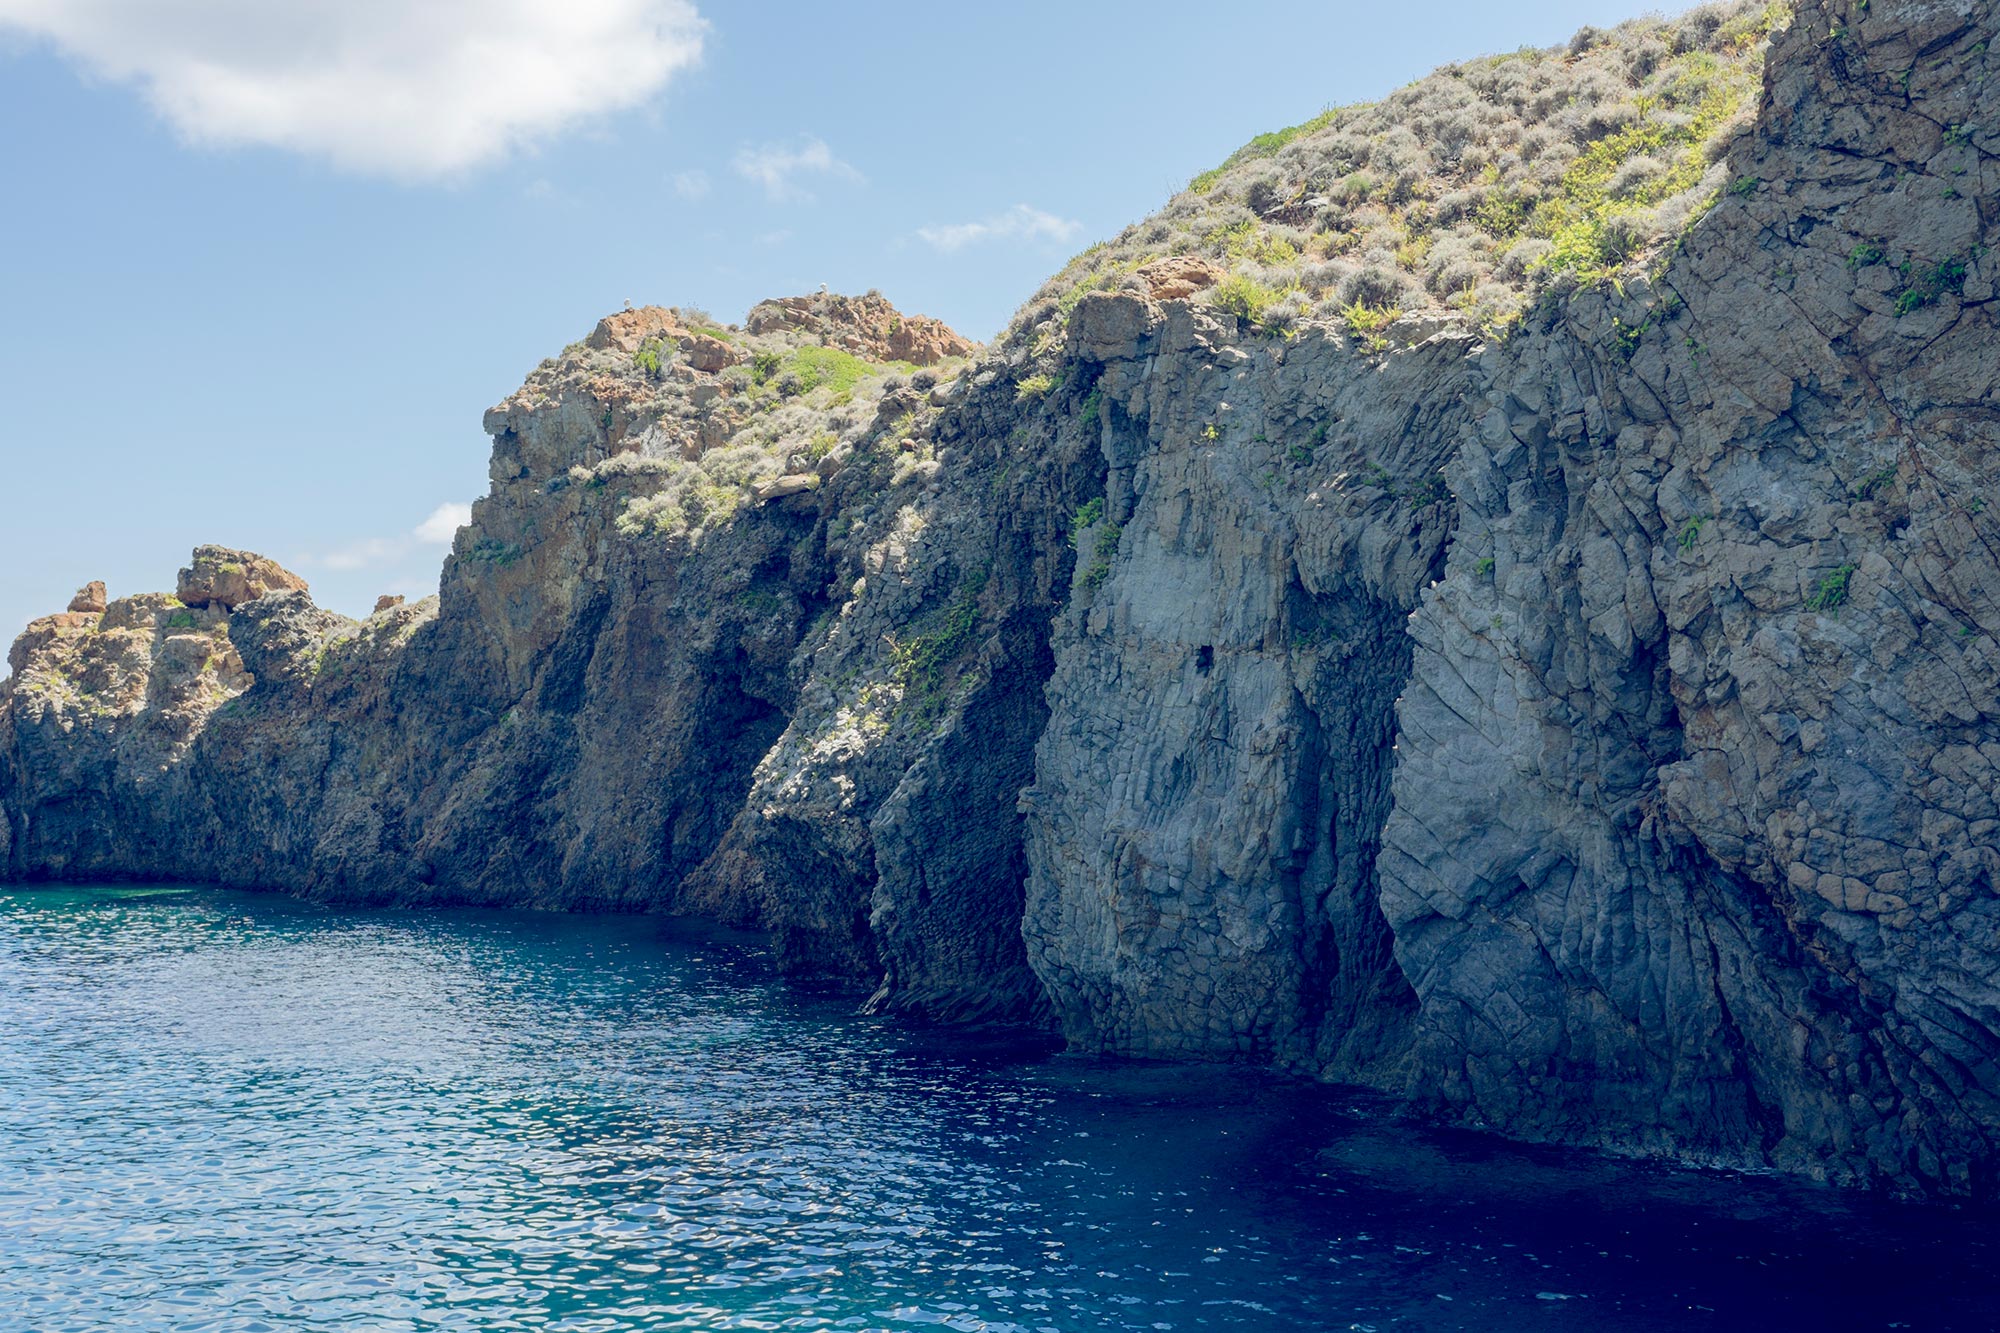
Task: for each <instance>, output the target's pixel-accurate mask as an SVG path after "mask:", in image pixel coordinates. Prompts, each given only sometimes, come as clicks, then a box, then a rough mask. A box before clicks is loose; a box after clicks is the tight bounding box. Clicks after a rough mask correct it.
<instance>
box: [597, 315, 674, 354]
mask: <svg viewBox="0 0 2000 1333" xmlns="http://www.w3.org/2000/svg"><path fill="white" fill-rule="evenodd" d="M681 332H682V330H681V326H680V321H679V320H678V319H677V318H676V317H675V314H674V312H673V311H671V310H669V309H667V308H666V307H665V306H657V305H645V306H640V307H639V308H638V309H637V310H621V311H619V312H618V313H617V314H615V315H606V316H605V317H604V318H603V319H600V320H598V321H597V327H596V328H594V329H592V330H591V331H590V336H589V337H588V338H585V339H584V342H585V343H586V344H587V345H589V346H591V347H599V348H616V349H617V350H619V351H621V352H636V351H638V350H639V345H640V344H641V343H643V342H645V341H646V339H648V338H651V337H655V336H663V337H670V338H678V337H679V336H680V335H681Z"/></svg>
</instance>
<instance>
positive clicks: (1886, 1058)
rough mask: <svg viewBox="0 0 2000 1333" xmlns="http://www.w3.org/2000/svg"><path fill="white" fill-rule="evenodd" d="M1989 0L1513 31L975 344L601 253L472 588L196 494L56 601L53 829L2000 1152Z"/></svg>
mask: <svg viewBox="0 0 2000 1333" xmlns="http://www.w3.org/2000/svg"><path fill="white" fill-rule="evenodd" d="M1995 26H1996V24H1995V11H1994V6H1993V5H1992V4H1991V3H1990V0H1876V2H1875V3H1866V4H1864V3H1859V0H1856V2H1855V3H1847V0H1805V2H1804V3H1801V4H1800V5H1799V6H1798V7H1797V12H1796V13H1786V12H1784V11H1782V10H1780V9H1779V8H1778V7H1775V6H1772V7H1764V6H1721V7H1709V8H1706V9H1703V10H1699V11H1696V12H1695V13H1694V14H1691V15H1689V16H1686V17H1684V18H1682V19H1678V20H1671V21H1650V20H1649V21H1642V22H1638V23H1634V24H1629V25H1626V26H1625V27H1623V28H1620V29H1617V30H1614V31H1611V32H1608V33H1598V32H1592V31H1588V30H1587V31H1586V32H1584V33H1580V34H1579V35H1578V38H1577V40H1576V41H1575V42H1573V43H1571V45H1570V46H1569V47H1568V48H1567V49H1563V50H1557V51H1548V52H1532V51H1530V52H1522V53H1517V54H1516V55H1514V56H1510V57H1502V58H1499V59H1496V60H1494V61H1487V62H1473V63H1471V64H1468V65H1465V66H1454V67H1451V68H1449V69H1446V70H1442V71H1439V73H1438V74H1436V75H1433V76H1432V77H1431V78H1430V79H1428V80H1425V81H1424V82H1422V83H1420V84H1417V85H1414V86H1413V87H1412V88H1411V89H1409V90H1405V92H1403V93H1399V94H1397V95H1396V96H1395V97H1393V98H1391V99H1389V100H1387V101H1385V102H1383V103H1380V104H1377V105H1375V106H1373V107H1365V108H1350V109H1344V110H1341V111H1335V112H1329V113H1327V115H1325V116H1322V117H1320V118H1318V119H1316V120H1315V121H1312V122H1308V123H1307V124H1306V125H1304V126H1299V127H1294V129H1292V130H1288V131H1284V132H1281V133H1278V134H1274V135H1266V136H1260V138H1259V139H1258V140H1255V141H1253V142H1252V143H1251V144H1250V145H1247V146H1246V148H1245V149H1244V150H1243V152H1241V153H1239V154H1238V155H1236V156H1235V157H1233V158H1232V159H1231V160H1230V161H1229V162H1228V163H1225V164H1223V166H1221V167H1219V168H1217V170H1216V171H1214V172H1210V173H1204V175H1203V176H1202V177H1200V178H1197V180H1196V181H1195V182H1194V183H1193V184H1192V185H1191V186H1190V188H1189V190H1188V191H1186V192H1184V193H1183V194H1182V195H1180V196H1177V197H1176V199H1175V200H1174V201H1172V202H1171V203H1170V204H1169V205H1168V207H1167V208H1165V209H1164V210H1162V212H1161V213H1160V214H1159V215H1158V216H1156V217H1155V218H1152V219H1148V220H1147V221H1145V222H1143V223H1140V224H1136V225H1135V226H1134V227H1133V228H1130V229H1128V230H1127V232H1125V233H1124V234H1123V235H1121V236H1120V237H1118V238H1116V239H1115V240H1114V241H1113V242H1111V243H1108V244H1107V245H1105V246H1101V247H1094V248H1093V250H1092V251H1090V252H1087V253H1086V254H1085V255H1084V256H1080V257H1079V259H1078V260H1077V261H1076V262H1074V263H1073V264H1072V265H1070V266H1069V267H1068V268H1067V269H1065V270H1064V272H1063V273H1062V274H1060V275H1058V276H1057V277H1056V278H1054V279H1052V280H1051V282H1050V284H1049V285H1048V287H1047V288H1045V289H1044V291H1042V292H1041V293H1038V294H1037V296H1036V297H1035V298H1034V299H1032V300H1031V301H1030V302H1029V303H1028V305H1027V306H1025V307H1024V308H1023V310H1022V313H1021V315H1020V316H1019V317H1017V319H1016V321H1015V322H1014V323H1013V324H1012V325H1011V326H1010V327H1009V328H1008V329H1007V330H1006V331H1005V332H1004V333H1003V334H1002V335H1001V336H1000V337H999V338H998V339H997V340H996V341H995V343H994V344H992V345H991V346H988V347H976V346H974V345H972V344H970V343H968V342H967V341H965V340H964V339H962V338H960V337H959V336H958V335H956V334H955V333H953V332H952V331H951V330H949V329H947V328H945V327H944V326H942V325H941V324H938V323H937V322H936V321H931V320H925V319H922V318H920V317H912V316H906V315H904V314H902V313H900V312H898V311H897V310H896V309H895V308H894V307H892V306H891V305H889V304H888V303H887V302H886V301H885V300H883V299H881V298H880V297H879V296H876V295H874V294H872V293H871V294H870V295H868V296H865V297H840V296H831V295H821V296H816V297H797V298H787V299H784V300H780V301H772V302H766V303H764V304H762V305H760V306H758V307H756V308H755V309H753V310H752V311H751V312H750V314H749V316H748V317H747V318H746V320H745V321H744V323H743V324H741V325H725V324H721V323H718V322H715V321H713V320H711V319H708V318H707V317H705V316H702V315H700V314H699V312H691V311H682V310H674V309H667V308H660V307H645V308H643V309H639V310H630V311H625V312H620V313H617V314H614V315H611V316H608V317H607V318H606V319H604V320H603V321H602V322H600V323H599V325H598V326H597V328H596V329H595V330H594V331H592V333H591V334H590V335H589V336H588V337H587V338H586V339H585V340H584V341H582V342H580V343H578V344H574V345H572V346H571V347H569V348H567V349H565V351H564V352H563V353H562V354H561V355H560V356H558V357H556V358H552V359H551V360H550V361H547V362H544V363H543V364H542V366H541V367H539V368H538V369H537V370H535V371H534V372H533V373H532V374H531V375H530V376H529V378H528V380H527V382H526V383H525V384H524V385H523V386H522V388H521V389H520V390H519V391H518V392H516V393H515V394H514V395H512V396H511V397H509V398H508V399H507V400H506V401H505V402H503V403H501V404H500V405H499V406H497V407H495V408H494V409H493V410H491V411H490V412H489V413H488V414H487V417H486V426H487V429H488V431H489V432H490V433H491V435H492V437H493V454H492V467H491V483H492V484H491V489H490V491H489V492H488V494H487V495H486V497H485V498H483V499H482V500H480V501H479V502H478V504H477V505H476V506H475V507H474V511H473V516H472V520H471V522H470V523H469V524H468V525H467V526H466V527H465V528H464V529H462V530H461V531H460V533H459V534H458V538H457V542H456V545H455V547H454V550H453V553H452V555H451V556H450V557H449V558H448V559H447V561H446V563H445V568H444V571H443V575H442V579H441V584H440V591H439V594H438V596H437V597H435V598H427V599H425V600H424V601H422V602H417V603H411V604H399V603H392V602H388V601H387V600H386V599H385V604H384V605H383V606H381V607H379V608H378V609H377V610H376V611H375V612H374V613H373V614H372V615H370V616H368V617H367V618H365V619H363V620H359V621H356V620H352V619H349V618H347V617H344V616H340V615H337V614H335V613H333V612H330V611H326V610H323V609H321V608H319V607H317V606H315V605H314V604H313V602H312V600H311V598H310V594H309V591H308V590H306V589H305V587H304V585H303V583H302V582H301V581H300V580H298V579H297V578H296V577H294V576H292V575H290V574H289V573H287V572H286V571H284V570H282V569H280V568H278V567H277V566H275V565H273V564H272V563H271V562H269V561H267V560H263V559H262V558H260V557H257V556H254V555H250V554H247V553H242V552H232V551H227V550H224V549H221V548H214V547H205V548H202V549H200V550H198V551H197V552H196V553H195V555H194V558H193V560H192V562H191V564H190V565H189V567H188V568H187V569H185V570H183V571H182V572H181V575H180V577H179V580H178V582H177V586H176V591H175V592H174V593H173V594H143V595H138V596H124V597H118V598H108V597H106V596H105V595H104V590H103V589H101V588H96V589H88V588H87V589H85V591H84V592H83V593H80V594H79V597H78V599H77V602H76V603H75V604H73V607H72V609H71V610H69V611H67V612H64V613H62V614H59V615H55V616H50V617H47V618H44V619H42V620H39V621H36V622H34V624H32V625H31V626H30V627H29V629H28V631H27V632H26V633H25V634H24V635H23V636H22V637H21V638H20V639H19V641H17V642H16V644H15V645H14V648H13V651H12V653H11V654H10V657H9V663H10V666H11V668H12V675H11V676H10V677H9V678H8V680H7V681H6V682H5V683H4V684H0V870H4V871H5V873H6V874H7V875H9V876H11V877H17V878H27V879H37V878H81V877H105V876H120V877H153V878H199V879H207V880H220V881H223V882H225V883H229V884H235V885H247V886H260V887H274V888H281V889H285V890H289V891H292V892H296V893H302V894H307V895H312V896H315V897H321V898H326V899H335V900H343V901H368V902H383V901H395V902H485V903H508V904H519V905H533V906H543V907H552V908H565V909H574V910H599V911H659V912H678V913H691V914H697V915H702V916H707V917H712V918H715V919H718V920H723V921H728V922H732V923H736V924H742V925H749V926H755V927H758V928H761V929H764V930H767V931H769V932H770V933H771V935H772V938H773V939H774V940H775V942H776V945H777V951H778V957H779V960H780V963H781V965H782V966H783V967H784V968H785V969H787V970H788V971H790V972H792V973H794V974H796V975H799V976H802V977H810V978H813V979H815V980H818V981H822V982H827V983H832V984H837V985H844V986H849V987H852V988H854V989H855V991H856V993H857V995H861V996H866V997H868V998H867V1003H869V1004H870V1005H871V1006H873V1007H874V1008H876V1009H879V1010H885V1011H897V1012H904V1013H910V1014H914V1015H919V1016H923V1017H927V1018H931V1019H937V1020H944V1021H953V1022H975V1021H978V1022H1008V1023H1021V1024H1029V1025H1037V1026H1044V1027H1049V1028H1051V1029H1054V1030H1057V1031H1060V1032H1061V1034H1062V1035H1063V1037H1064V1038H1065V1039H1066V1040H1067V1041H1068V1042H1069V1044H1070V1045H1071V1046H1072V1047H1074V1048H1076V1049H1079V1050H1083V1051H1090V1052H1105V1053H1114V1054H1128V1055H1142V1056H1153V1057H1165V1058H1173V1059H1192V1060H1236V1061H1249V1062H1255V1063H1258V1064H1264V1065H1273V1066H1277V1067H1281V1068H1284V1069H1287V1070H1292V1071H1296V1072H1299V1073H1302V1074H1306V1075H1310V1076H1313V1077H1317V1078H1323V1079H1330V1080H1341V1081H1350V1082H1356V1083H1363V1084H1368V1085H1371V1086H1374V1087H1377V1088H1381V1089H1384V1090H1386V1091H1388V1092H1390V1093H1393V1094H1395V1095H1396V1096H1397V1097H1399V1098H1400V1099H1401V1100H1402V1101H1403V1102H1404V1104H1406V1105H1407V1106H1409V1107H1410V1108H1411V1109H1412V1110H1414V1111H1418V1112H1421V1113H1423V1114H1426V1115H1429V1116H1433V1117H1437V1118H1442V1119H1446V1120H1450V1121H1456V1122H1461V1123H1466V1124H1471V1125H1478V1126H1483V1127H1488V1128H1492V1129H1496V1130H1499V1131H1501V1132H1504V1133H1508V1134H1513V1135H1517V1136H1521V1137H1526V1138H1536V1139H1544V1140H1552V1141H1562V1142H1571V1143H1583V1144H1591V1145H1599V1146H1604V1147H1609V1148H1614V1149H1618V1150H1622V1151H1636V1152H1656V1153H1661V1154H1668V1155H1675V1156H1680V1157H1687V1158H1694V1159H1698V1160H1705V1161H1714V1162H1722V1163H1732V1164H1757V1165H1774V1166H1778V1167H1781V1168H1785V1169H1789V1170H1796V1171H1802V1172H1806V1173H1810V1174H1814V1175H1818V1176H1822V1177H1826V1178H1831V1179H1836V1180H1841V1181H1853V1182H1868V1183H1875V1184H1881V1185H1887V1186H1890V1187H1893V1188H1898V1189H1904V1190H1912V1191H1924V1192H1932V1193H1941V1194H1950V1195H1972V1196H1988V1197H1990V1196H1991V1195H1993V1194H1994V1193H1995V1184H1994V1166H1995V1141H1996V1135H2000V1100H1996V1097H2000V1065H1996V1059H1997V1058H2000V984H1997V983H2000V898H1996V887H2000V878H1997V877H1996V872H2000V836H1996V834H2000V803H1996V795H1997V793H1996V783H2000V775H1997V774H1996V769H2000V557H1996V547H1995V545H1994V543H1995V540H1996V533H2000V528H1996V524H2000V509H1996V508H1993V507H1992V506H1991V504H1990V503H1989V502H1991V501H2000V448H1996V445H2000V406H1996V405H2000V350H1996V349H2000V339H1996V336H1995V335H1996V329H1995V314H1994V311H1995V305H1994V283H1995V277H1996V274H2000V263H1997V262H1996V258H1995V256H1994V254H1993V246H1994V244H1995V241H1996V231H2000V204H1996V200H2000V93H1996V92H1995V91H1993V90H1992V89H1990V88H1989V85H1988V79H1987V75H1988V72H1989V70H1991V69H1992V67H1993V59H1994V58H1993V56H1992V55H1991V54H1990V53H1989V50H1988V44H1989V42H1990V41H1992V40H1993V38H1994V36H1995ZM87 572H88V571H79V573H80V574H81V573H87Z"/></svg>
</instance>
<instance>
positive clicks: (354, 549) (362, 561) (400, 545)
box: [310, 537, 410, 569]
mask: <svg viewBox="0 0 2000 1333" xmlns="http://www.w3.org/2000/svg"><path fill="white" fill-rule="evenodd" d="M409 549H410V543H409V540H408V539H407V538H402V537H364V538H362V539H361V540H360V541H358V542H349V543H348V544H347V545H345V546H343V547H341V548H339V549H338V550H334V551H328V552H327V553H326V554H325V555H323V556H321V557H320V558H319V559H318V560H317V561H313V562H310V563H316V564H319V565H322V566H324V567H326V568H327V569H368V568H371V567H373V566H375V565H386V564H388V563H389V562H390V561H392V560H395V559H397V558H399V557H401V556H402V555H403V554H404V553H406V552H407V551H408V550H409Z"/></svg>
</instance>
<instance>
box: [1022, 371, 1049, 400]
mask: <svg viewBox="0 0 2000 1333" xmlns="http://www.w3.org/2000/svg"><path fill="white" fill-rule="evenodd" d="M1055 387H1056V377H1055V376H1054V375H1049V374H1039V375H1030V376H1028V377H1027V378H1026V379H1022V380H1019V381H1017V382H1016V383H1015V385H1014V401H1015V402H1026V401H1027V400H1028V399H1030V398H1043V397H1046V396H1047V395H1048V393H1049V391H1050V390H1052V389H1054V388H1055Z"/></svg>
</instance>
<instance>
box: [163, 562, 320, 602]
mask: <svg viewBox="0 0 2000 1333" xmlns="http://www.w3.org/2000/svg"><path fill="white" fill-rule="evenodd" d="M305 591H306V581H305V580H304V579H302V578H300V577H299V576H298V575H296V574H294V573H292V572H291V571H290V570H288V569H286V568H285V567H284V566H282V565H280V564H279V563H278V562H277V561H275V560H270V559H266V558H265V557H264V556H261V555H257V554H255V553H253V552H250V551H232V550H230V549H229V548H228V547H226V546H197V547H195V548H194V563H193V564H192V565H191V566H189V567H188V568H186V569H183V570H182V571H181V574H180V581H179V583H178V585H177V586H176V588H175V594H176V595H177V596H178V597H179V598H180V599H181V600H182V601H183V602H185V603H187V604H188V605H189V606H220V607H222V608H223V609H224V610H234V609H236V608H237V607H239V606H241V605H243V603H245V602H254V601H256V600H257V599H258V598H259V597H262V596H264V595H265V594H266V593H272V592H305Z"/></svg>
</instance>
